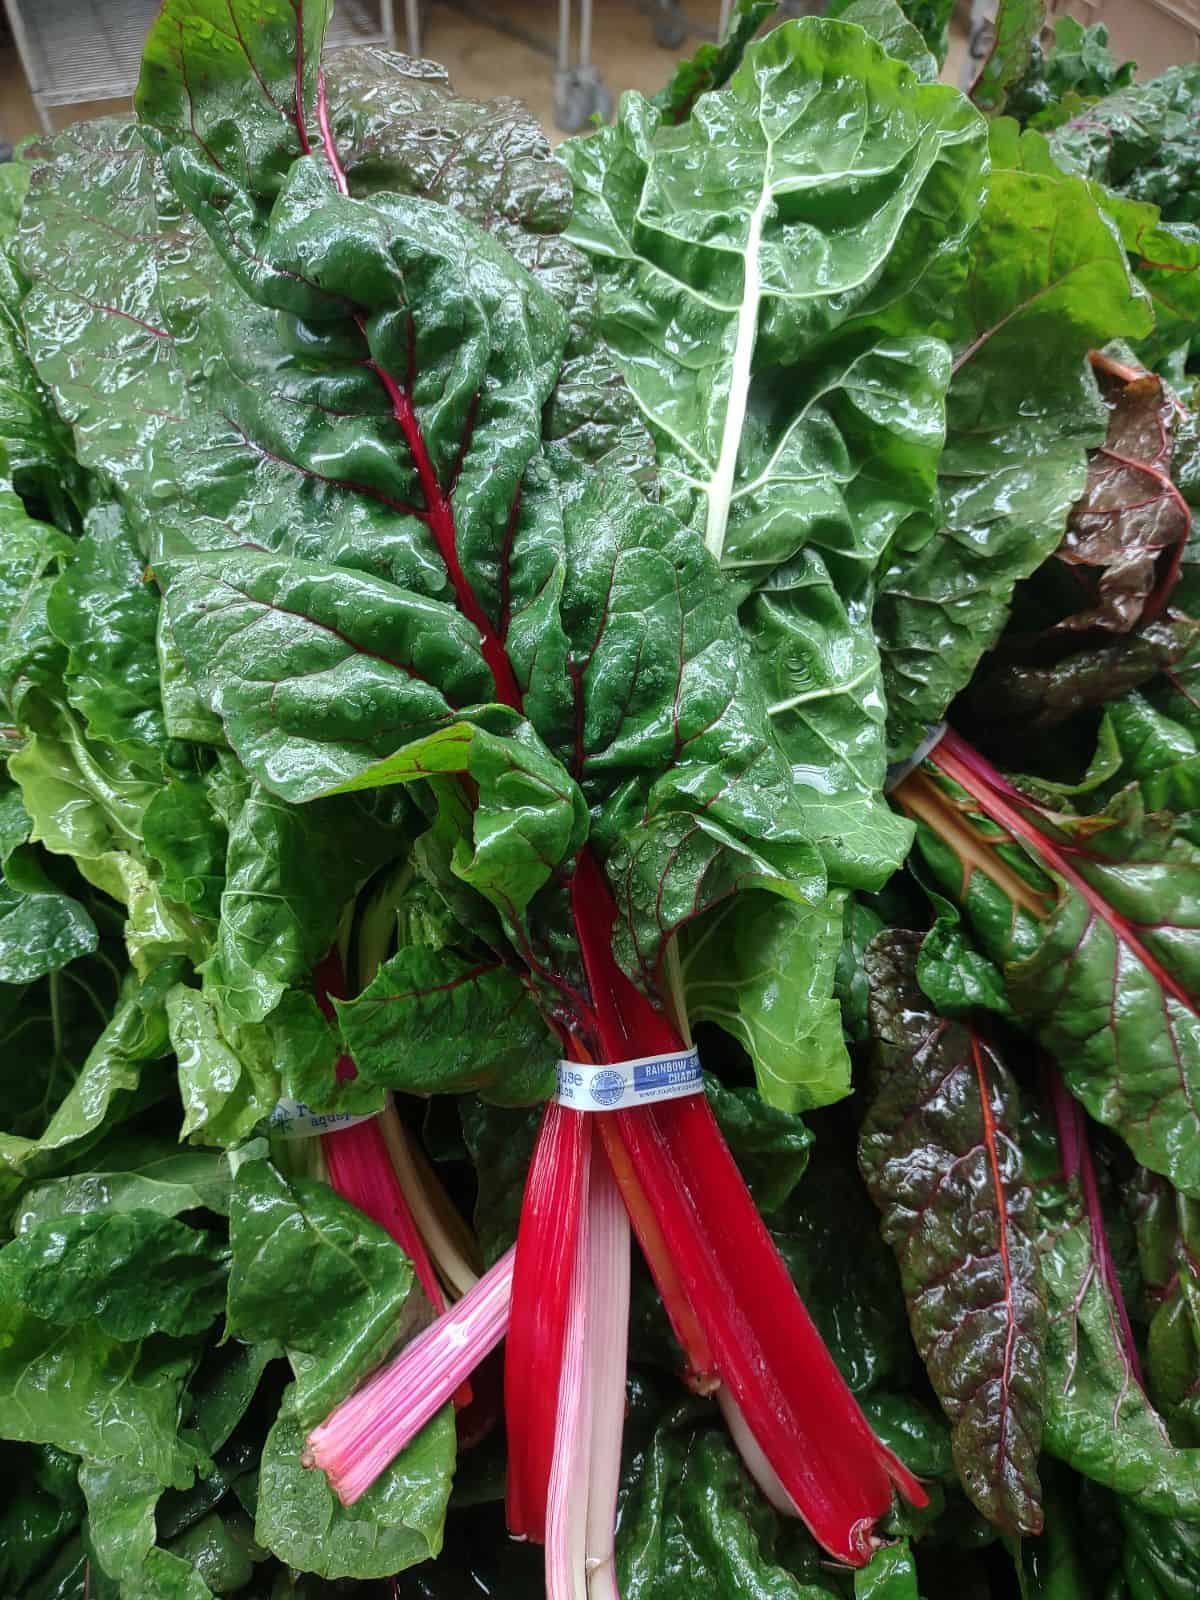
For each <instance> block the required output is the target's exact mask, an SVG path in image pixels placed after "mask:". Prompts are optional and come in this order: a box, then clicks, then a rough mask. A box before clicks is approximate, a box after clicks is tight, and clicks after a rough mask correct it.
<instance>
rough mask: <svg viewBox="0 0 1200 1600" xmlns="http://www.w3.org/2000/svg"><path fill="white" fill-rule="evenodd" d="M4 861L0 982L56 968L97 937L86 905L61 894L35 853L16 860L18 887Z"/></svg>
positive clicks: (16, 980)
mask: <svg viewBox="0 0 1200 1600" xmlns="http://www.w3.org/2000/svg"><path fill="white" fill-rule="evenodd" d="M13 875H14V874H13V872H12V869H11V868H10V867H9V865H8V863H7V862H5V864H4V869H3V875H2V876H0V983H32V982H33V980H34V979H35V978H41V977H44V976H45V974H46V973H48V972H57V971H58V970H59V969H60V968H61V967H65V966H66V965H67V964H68V963H69V962H71V961H74V960H75V959H76V958H77V957H78V956H86V955H90V954H91V953H92V951H93V950H95V948H96V945H97V943H98V935H97V932H96V924H95V923H94V922H93V920H92V917H91V914H90V912H89V911H88V909H87V907H86V906H84V905H83V904H82V903H81V902H80V901H78V900H76V899H75V898H74V896H72V895H69V894H64V893H63V892H62V890H61V889H59V888H58V887H57V885H55V884H54V883H53V882H52V881H51V879H50V878H49V877H48V876H47V875H46V873H45V871H44V869H43V868H42V866H41V864H40V863H39V862H38V860H37V857H36V855H33V856H32V857H31V858H28V857H27V858H26V859H25V860H24V861H23V862H22V863H21V887H20V888H17V887H14V885H13V882H12V878H13Z"/></svg>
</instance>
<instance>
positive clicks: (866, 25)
mask: <svg viewBox="0 0 1200 1600" xmlns="http://www.w3.org/2000/svg"><path fill="white" fill-rule="evenodd" d="M922 9H923V10H925V11H926V12H929V13H932V12H933V11H936V10H937V9H938V0H933V4H931V5H929V6H925V7H922V6H921V5H920V4H918V5H913V4H912V3H911V0H910V3H909V4H908V5H906V6H905V7H904V8H903V9H901V7H900V6H899V5H897V4H896V0H850V3H849V5H846V4H845V3H844V0H835V3H833V4H830V5H828V6H827V7H826V9H825V15H826V16H827V17H838V18H839V19H840V20H841V21H842V22H854V23H857V24H858V26H859V27H860V28H862V29H863V30H864V31H865V32H866V33H869V34H870V35H871V37H872V39H878V41H879V43H880V44H881V45H882V46H883V48H884V49H885V50H886V51H887V53H888V55H889V56H891V57H892V58H893V59H894V60H896V61H903V62H904V63H905V64H906V65H907V66H910V67H911V68H912V70H913V71H914V72H915V73H916V75H917V77H918V78H919V79H920V80H921V82H922V83H936V82H937V80H938V75H939V72H940V70H941V69H940V66H939V61H940V59H941V56H942V55H944V53H945V42H944V40H942V41H941V42H940V43H939V42H938V41H939V40H940V39H941V35H940V33H938V32H937V24H936V23H935V24H934V36H932V37H931V36H930V35H929V34H928V33H926V31H925V29H926V26H927V22H926V20H925V19H922V18H920V17H919V16H918V13H919V12H921V11H922ZM947 15H948V13H947Z"/></svg>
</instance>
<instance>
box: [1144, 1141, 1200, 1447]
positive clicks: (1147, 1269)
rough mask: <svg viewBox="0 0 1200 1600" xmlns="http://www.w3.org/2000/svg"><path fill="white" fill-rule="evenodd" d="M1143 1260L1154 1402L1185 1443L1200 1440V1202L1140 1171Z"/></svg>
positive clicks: (1147, 1366)
mask: <svg viewBox="0 0 1200 1600" xmlns="http://www.w3.org/2000/svg"><path fill="white" fill-rule="evenodd" d="M1139 1178H1140V1180H1141V1182H1140V1184H1139V1189H1138V1196H1137V1200H1136V1202H1135V1204H1136V1211H1135V1225H1136V1228H1137V1245H1138V1266H1139V1267H1140V1269H1141V1274H1142V1280H1143V1282H1144V1283H1145V1285H1146V1297H1147V1300H1148V1301H1149V1303H1150V1307H1151V1317H1150V1326H1149V1329H1148V1330H1147V1333H1146V1370H1147V1374H1148V1377H1149V1392H1150V1394H1151V1395H1152V1396H1153V1399H1154V1402H1155V1405H1156V1406H1157V1407H1158V1409H1159V1410H1160V1411H1161V1412H1162V1414H1163V1415H1164V1416H1165V1417H1167V1418H1168V1419H1169V1421H1170V1422H1171V1424H1172V1428H1173V1432H1174V1433H1175V1435H1176V1436H1177V1437H1179V1438H1182V1439H1183V1441H1184V1442H1185V1443H1188V1444H1192V1445H1195V1444H1196V1443H1197V1442H1198V1441H1200V1430H1197V1426H1196V1422H1197V1418H1196V1402H1195V1395H1194V1392H1193V1391H1194V1386H1195V1382H1196V1379H1197V1377H1200V1206H1198V1205H1197V1202H1196V1201H1195V1200H1191V1199H1188V1198H1187V1197H1186V1196H1184V1195H1181V1194H1177V1193H1176V1191H1175V1190H1174V1189H1172V1188H1171V1185H1170V1184H1169V1183H1167V1182H1166V1180H1165V1179H1163V1178H1159V1177H1156V1176H1155V1175H1154V1174H1152V1173H1146V1172H1143V1173H1141V1174H1139Z"/></svg>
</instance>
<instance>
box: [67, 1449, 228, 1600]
mask: <svg viewBox="0 0 1200 1600" xmlns="http://www.w3.org/2000/svg"><path fill="white" fill-rule="evenodd" d="M79 1480H80V1487H81V1488H82V1489H83V1492H84V1494H85V1495H86V1496H87V1502H88V1544H89V1547H90V1551H91V1554H92V1556H93V1558H94V1559H95V1561H96V1562H97V1564H98V1566H99V1568H100V1570H101V1572H103V1573H104V1574H106V1575H107V1576H108V1577H109V1578H112V1579H114V1580H115V1581H116V1582H117V1583H118V1584H119V1585H120V1589H119V1593H120V1595H121V1600H208V1597H209V1596H210V1594H211V1590H210V1589H209V1588H208V1586H207V1584H205V1583H204V1581H203V1580H202V1579H201V1577H200V1576H199V1574H198V1573H197V1572H196V1571H194V1570H193V1568H192V1566H191V1564H190V1563H189V1562H187V1561H184V1560H182V1559H180V1558H179V1557H178V1556H174V1555H171V1554H169V1553H168V1552H167V1551H166V1550H164V1549H162V1548H161V1547H160V1546H159V1545H157V1544H156V1543H155V1538H156V1529H155V1521H154V1508H155V1505H156V1504H157V1502H158V1499H159V1496H160V1495H161V1494H162V1488H163V1486H162V1484H161V1483H160V1482H159V1481H158V1480H157V1479H156V1478H155V1477H154V1475H153V1474H152V1473H148V1472H145V1471H142V1470H140V1469H139V1468H138V1467H137V1466H135V1465H132V1464H130V1463H128V1462H125V1461H105V1462H102V1463H88V1464H86V1465H85V1466H84V1467H83V1468H82V1469H81V1471H80V1474H79Z"/></svg>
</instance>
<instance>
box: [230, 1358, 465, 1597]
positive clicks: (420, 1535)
mask: <svg viewBox="0 0 1200 1600" xmlns="http://www.w3.org/2000/svg"><path fill="white" fill-rule="evenodd" d="M306 1427H307V1424H303V1425H302V1424H301V1423H300V1422H299V1421H298V1419H297V1416H296V1411H295V1399H294V1391H293V1390H291V1389H289V1390H288V1391H287V1392H286V1393H285V1395H284V1398H283V1403H282V1404H281V1406H280V1408H279V1417H278V1419H277V1420H276V1422H275V1425H274V1427H273V1428H272V1429H271V1431H270V1433H269V1434H268V1435H267V1440H266V1443H265V1445H264V1446H263V1454H262V1463H261V1465H260V1467H259V1478H258V1512H257V1516H256V1518H255V1523H254V1536H255V1538H256V1539H257V1540H258V1542H259V1543H260V1544H262V1545H265V1546H266V1548H267V1549H268V1550H270V1551H271V1552H272V1553H273V1554H274V1555H276V1556H278V1557H279V1559H280V1560H281V1561H284V1562H286V1563H287V1564H288V1565H289V1566H293V1567H298V1568H299V1569H300V1570H301V1571H303V1572H313V1573H316V1574H317V1575H318V1576H319V1577H323V1578H344V1577H352V1578H390V1577H392V1576H393V1575H395V1574H396V1573H399V1572H403V1571H404V1569H405V1568H406V1567H411V1566H415V1565H416V1564H417V1563H418V1562H421V1561H430V1560H432V1559H433V1558H434V1557H435V1556H437V1555H438V1553H439V1552H440V1550H441V1548H442V1525H443V1523H444V1521H445V1517H446V1503H447V1501H448V1499H449V1497H450V1479H451V1473H452V1470H453V1462H454V1414H453V1411H452V1410H451V1408H450V1407H449V1406H447V1407H446V1408H445V1409H444V1410H442V1411H440V1412H439V1413H438V1415H437V1416H436V1417H434V1419H433V1420H432V1422H428V1423H426V1425H425V1427H424V1428H423V1429H422V1430H421V1432H420V1433H419V1434H418V1435H417V1437H416V1438H415V1439H414V1440H413V1442H412V1443H411V1444H410V1445H408V1446H407V1447H406V1448H405V1449H404V1450H403V1451H402V1452H401V1454H400V1455H398V1456H397V1457H396V1459H395V1461H393V1462H392V1464H391V1466H390V1467H389V1468H388V1469H387V1471H386V1472H385V1473H383V1475H382V1476H381V1477H379V1478H377V1479H376V1480H375V1482H374V1483H373V1484H372V1485H371V1487H370V1488H369V1489H368V1490H367V1492H366V1494H364V1495H363V1497H362V1499H361V1500H358V1501H356V1502H355V1504H354V1505H353V1506H351V1507H349V1508H348V1509H347V1508H346V1507H344V1506H342V1505H341V1504H340V1503H339V1502H338V1501H337V1499H336V1498H335V1496H334V1493H333V1490H332V1489H331V1488H330V1487H329V1480H328V1479H327V1478H326V1476H325V1474H324V1473H323V1472H313V1471H312V1470H310V1469H309V1468H307V1467H303V1466H301V1464H300V1450H301V1447H302V1445H303V1443H304V1435H305V1431H306Z"/></svg>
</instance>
